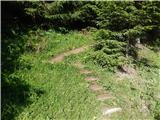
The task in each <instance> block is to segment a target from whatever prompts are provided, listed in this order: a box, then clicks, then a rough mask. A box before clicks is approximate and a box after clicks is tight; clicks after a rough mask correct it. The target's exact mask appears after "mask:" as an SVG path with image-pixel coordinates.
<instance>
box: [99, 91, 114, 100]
mask: <svg viewBox="0 0 160 120" xmlns="http://www.w3.org/2000/svg"><path fill="white" fill-rule="evenodd" d="M112 98H113V97H112V96H111V95H109V94H107V93H103V94H100V95H98V96H97V100H100V101H104V100H108V99H112Z"/></svg>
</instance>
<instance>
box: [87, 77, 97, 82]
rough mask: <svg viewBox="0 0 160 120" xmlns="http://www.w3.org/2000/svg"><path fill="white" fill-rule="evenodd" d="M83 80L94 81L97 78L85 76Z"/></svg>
mask: <svg viewBox="0 0 160 120" xmlns="http://www.w3.org/2000/svg"><path fill="white" fill-rule="evenodd" d="M85 80H86V81H96V80H98V78H96V77H86V78H85Z"/></svg>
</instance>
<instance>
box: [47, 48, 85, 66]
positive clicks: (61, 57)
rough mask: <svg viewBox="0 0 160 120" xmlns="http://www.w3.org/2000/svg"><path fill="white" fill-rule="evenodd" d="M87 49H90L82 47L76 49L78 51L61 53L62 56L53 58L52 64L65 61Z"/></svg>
mask: <svg viewBox="0 0 160 120" xmlns="http://www.w3.org/2000/svg"><path fill="white" fill-rule="evenodd" d="M87 48H88V46H82V47H80V48H76V49H73V50H70V51H68V52H64V53H61V54H59V55H57V56H55V57H53V58H52V59H51V61H50V62H51V63H58V62H61V61H63V60H64V58H65V57H67V56H69V55H72V54H78V53H81V52H84V51H85V50H86V49H87Z"/></svg>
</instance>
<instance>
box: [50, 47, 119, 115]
mask: <svg viewBox="0 0 160 120" xmlns="http://www.w3.org/2000/svg"><path fill="white" fill-rule="evenodd" d="M88 48H89V46H82V47H80V48H76V49H73V50H70V51H67V52H64V53H61V54H59V55H57V56H55V57H53V58H52V59H51V60H50V62H51V63H58V62H61V61H63V60H64V59H65V57H67V56H70V55H72V54H78V53H81V52H84V51H85V50H86V49H88ZM72 65H73V66H74V67H76V68H78V69H79V72H80V74H84V75H86V76H85V81H87V82H88V83H89V88H88V89H90V90H91V91H92V92H93V93H98V95H97V97H96V100H98V101H102V102H103V101H105V100H112V99H113V98H114V97H113V96H112V95H111V94H110V93H108V92H107V91H106V90H105V88H104V87H103V86H102V85H101V84H99V83H98V81H99V80H100V79H99V78H98V77H95V76H93V74H94V72H93V71H90V70H88V69H86V68H85V65H83V64H82V63H81V62H79V61H77V62H76V63H74V64H72ZM101 111H102V115H103V116H110V115H111V114H112V113H115V112H120V111H122V109H121V108H119V107H110V108H108V107H103V109H101Z"/></svg>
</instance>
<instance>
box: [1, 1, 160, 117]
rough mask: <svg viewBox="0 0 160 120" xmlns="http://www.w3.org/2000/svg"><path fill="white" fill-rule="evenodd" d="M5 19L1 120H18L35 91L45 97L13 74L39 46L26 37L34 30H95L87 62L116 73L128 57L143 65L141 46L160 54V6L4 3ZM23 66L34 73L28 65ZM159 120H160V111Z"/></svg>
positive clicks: (90, 2)
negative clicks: (92, 51)
mask: <svg viewBox="0 0 160 120" xmlns="http://www.w3.org/2000/svg"><path fill="white" fill-rule="evenodd" d="M1 18H2V19H1V27H2V28H1V32H2V34H1V37H2V38H1V43H2V51H1V58H2V60H1V62H2V63H1V64H2V81H1V82H2V119H3V118H4V119H9V118H8V117H6V115H7V114H9V115H10V118H13V117H14V115H15V114H17V113H18V111H19V110H17V108H18V109H21V106H26V105H27V104H29V102H30V101H29V100H28V97H29V95H30V94H31V93H32V92H33V91H34V92H35V91H36V94H38V95H40V94H43V91H41V90H36V89H31V88H30V86H29V85H28V84H27V83H25V82H24V81H23V80H22V79H21V77H19V76H14V75H13V73H14V71H16V70H17V69H20V68H21V67H22V64H21V62H22V61H20V59H19V57H20V56H21V54H22V53H24V51H34V50H35V43H36V42H37V41H35V40H33V41H30V40H28V39H25V37H26V36H25V35H24V34H28V33H30V30H33V31H34V30H37V29H39V30H49V29H54V30H55V31H57V32H60V33H62V34H66V33H68V32H70V31H72V30H78V31H81V30H82V31H83V30H85V31H93V32H95V31H96V34H97V37H96V38H95V39H96V42H95V47H94V51H95V52H94V53H93V54H91V55H90V56H89V58H88V59H91V60H93V61H94V62H95V63H96V64H98V65H100V66H101V67H103V68H105V67H110V68H111V70H113V69H115V68H119V67H121V66H122V65H123V64H126V63H127V62H129V61H128V60H126V57H131V58H132V59H134V60H133V61H134V62H135V63H138V62H139V61H138V58H137V48H136V45H137V43H138V42H140V43H142V44H145V45H151V46H154V47H153V50H154V51H156V52H157V51H159V50H160V48H159V46H160V2H158V1H152V2H151V1H136V2H134V1H123V2H118V1H109V2H105V1H104V2H102V1H99V2H98V1H60V2H58V1H53V2H52V1H41V2H37V1H35V2H29V1H21V2H4V1H3V2H1ZM40 32H41V31H38V32H37V33H36V34H40ZM36 40H37V39H36ZM28 41H29V42H28ZM23 62H25V61H23ZM141 62H142V61H141ZM24 64H25V67H26V68H27V69H30V67H31V65H30V64H29V63H23V65H24ZM15 106H16V107H15ZM155 116H156V117H155V118H157V120H158V118H160V117H159V116H160V114H158V112H157V111H156V115H155Z"/></svg>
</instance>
